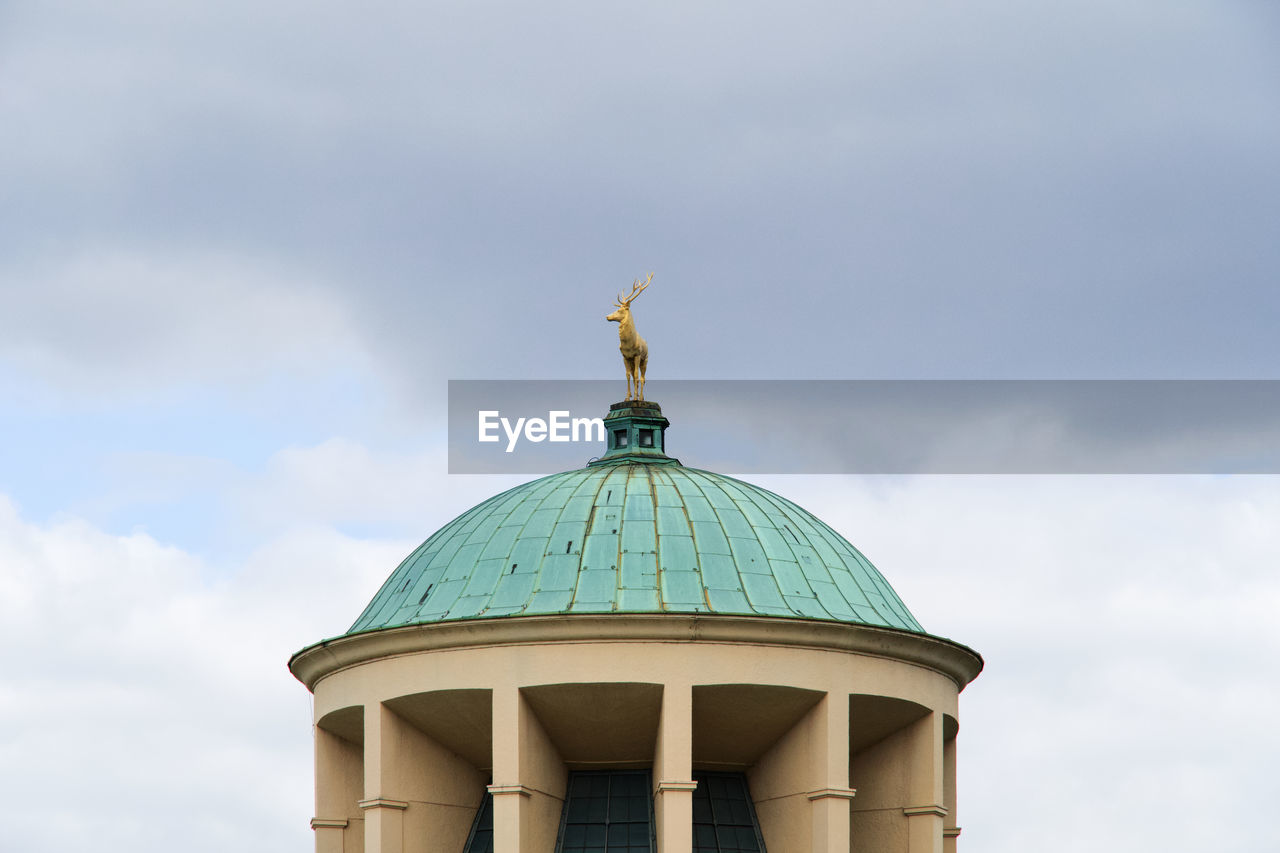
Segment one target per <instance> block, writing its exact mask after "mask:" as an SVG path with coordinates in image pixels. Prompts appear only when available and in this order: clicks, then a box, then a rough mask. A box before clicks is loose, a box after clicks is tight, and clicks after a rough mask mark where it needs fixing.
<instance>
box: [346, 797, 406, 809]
mask: <svg viewBox="0 0 1280 853" xmlns="http://www.w3.org/2000/svg"><path fill="white" fill-rule="evenodd" d="M357 805H359V806H360V808H362V809H364V810H365V811H368V810H369V809H396V810H397V811H404V810H405V809H407V808H409V804H408V803H406V802H405V801H404V800H389V799H387V798H386V797H374V798H373V799H369V800H361V801H360V802H359V803H358V804H357Z"/></svg>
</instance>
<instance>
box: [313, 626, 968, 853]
mask: <svg viewBox="0 0 1280 853" xmlns="http://www.w3.org/2000/svg"><path fill="white" fill-rule="evenodd" d="M981 667H982V661H981V658H979V657H978V655H977V654H976V653H974V652H973V651H972V650H970V649H968V648H966V647H964V646H961V645H959V644H956V643H952V642H950V641H947V640H943V639H939V638H935V637H930V636H927V635H922V634H918V633H912V632H907V631H900V630H894V629H885V628H874V627H867V626H860V625H851V624H842V623H835V622H820V621H807V620H798V619H776V618H761V617H733V616H721V615H715V616H691V615H673V614H665V615H662V614H659V615H624V614H608V615H599V616H592V615H576V614H575V615H562V616H535V617H515V618H506V619H488V620H475V621H460V622H449V623H437V624H429V625H415V626H408V627H404V628H392V629H385V630H381V631H374V632H370V633H366V634H355V635H349V636H345V637H342V638H339V639H337V640H332V641H329V642H327V643H321V644H319V645H316V646H312V647H310V648H308V649H305V650H303V651H302V652H299V653H298V654H297V655H296V656H295V657H294V659H293V660H292V661H291V662H290V669H291V670H292V671H293V673H294V674H295V675H296V676H297V677H298V678H299V680H301V681H302V682H303V683H304V684H306V685H307V687H308V688H309V689H311V690H312V691H313V692H314V694H315V720H314V723H315V750H316V812H315V818H314V819H313V821H312V826H313V828H314V830H315V837H316V850H317V851H318V853H360V851H366V853H426V851H449V853H453V851H462V849H463V846H464V844H465V842H466V839H467V835H468V832H469V831H470V828H471V825H472V822H473V820H474V819H475V816H476V811H477V808H478V807H479V806H480V804H481V802H482V800H483V798H484V795H485V792H486V790H487V791H489V792H491V793H492V794H493V801H494V839H495V849H496V850H497V851H500V853H551V851H553V850H554V846H555V840H556V834H557V830H558V827H559V823H560V814H561V808H562V805H563V802H564V797H565V791H566V783H567V779H568V774H569V772H570V771H573V770H587V769H624V768H643V769H647V770H649V771H650V772H651V778H652V794H653V809H654V819H655V823H656V826H655V832H656V841H657V851H658V853H689V851H691V849H692V829H691V826H692V811H691V803H692V796H693V790H694V788H695V782H694V780H693V775H694V772H695V771H698V770H722V771H723V770H727V771H738V772H743V773H745V774H746V777H747V780H748V784H749V787H750V792H751V796H752V799H753V801H754V804H755V809H756V813H757V815H758V818H759V823H760V829H761V832H762V834H763V837H764V841H765V845H766V847H767V849H768V850H769V851H770V853H795V852H796V851H814V853H818V851H821V853H853V852H854V851H857V853H943V851H954V850H955V849H956V836H957V835H958V834H959V829H958V827H957V823H956V791H955V778H956V773H955V764H956V734H957V731H958V728H959V724H958V720H959V714H958V708H957V706H958V695H959V693H960V691H961V690H962V689H963V688H964V686H965V685H966V684H968V683H969V682H970V681H971V680H972V679H973V678H974V677H975V676H976V675H977V674H978V672H979V671H980V669H981Z"/></svg>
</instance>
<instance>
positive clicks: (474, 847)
mask: <svg viewBox="0 0 1280 853" xmlns="http://www.w3.org/2000/svg"><path fill="white" fill-rule="evenodd" d="M462 853H493V794H490V793H489V792H488V791H485V794H484V800H483V801H482V802H481V803H480V810H479V811H478V812H476V822H475V823H474V824H473V825H472V826H471V836H470V837H469V838H467V843H466V845H465V846H463V848H462Z"/></svg>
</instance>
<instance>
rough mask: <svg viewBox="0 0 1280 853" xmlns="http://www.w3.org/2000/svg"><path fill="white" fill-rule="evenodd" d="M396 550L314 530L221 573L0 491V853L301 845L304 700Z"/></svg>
mask: <svg viewBox="0 0 1280 853" xmlns="http://www.w3.org/2000/svg"><path fill="white" fill-rule="evenodd" d="M408 547H409V543H388V542H375V541H364V542H362V541H356V540H352V539H349V538H346V537H343V536H340V535H337V534H335V533H333V532H332V531H329V530H325V529H321V528H316V529H308V530H297V531H295V532H293V533H290V534H286V535H283V536H281V537H279V538H277V539H276V540H274V541H272V542H270V543H269V544H266V545H264V546H263V547H262V548H260V549H259V550H257V551H256V552H254V554H252V555H251V556H250V558H249V559H248V560H247V561H246V562H245V564H244V565H243V566H241V567H240V568H239V570H238V571H237V572H235V573H234V574H232V575H231V576H226V575H224V574H222V573H218V572H214V571H212V570H211V567H209V566H207V565H205V564H203V563H202V562H201V561H200V560H197V559H195V558H194V557H192V556H190V555H188V554H185V553H183V552H181V551H179V550H177V549H174V548H170V547H166V546H164V545H161V544H160V543H158V542H156V541H155V540H153V539H151V538H150V537H148V536H145V535H139V534H135V535H131V536H112V535H109V534H106V533H104V532H102V531H100V530H97V529H95V528H93V527H91V526H89V525H87V524H85V523H83V522H80V521H74V520H73V521H64V522H60V523H57V524H53V525H48V526H41V525H35V524H31V523H28V522H26V521H24V520H23V519H21V518H20V517H19V515H18V513H17V512H16V510H15V508H14V507H13V506H12V504H11V503H9V502H8V500H7V499H3V498H0V592H2V593H3V594H2V595H0V644H3V647H4V648H5V651H6V654H5V667H4V673H3V677H2V679H0V766H4V768H5V773H4V774H0V802H3V803H4V804H5V806H4V807H3V812H4V813H3V816H2V819H0V827H3V829H0V848H3V849H5V850H24V851H33V853H39V851H57V850H80V849H91V848H92V849H98V850H139V851H169V850H174V849H182V850H190V851H205V850H208V851H214V850H226V849H236V850H245V851H264V853H266V851H271V853H278V851H282V850H297V851H303V850H309V849H311V846H312V844H313V842H312V839H311V837H310V830H309V829H307V825H306V821H307V819H308V817H309V816H310V809H311V780H310V775H311V745H310V734H309V725H308V723H309V716H310V715H309V710H308V699H307V693H306V690H305V689H304V688H303V687H302V685H300V684H298V683H297V682H295V681H293V679H292V678H291V677H290V676H289V674H288V672H287V671H286V669H285V662H286V661H287V660H288V657H289V655H290V654H291V653H292V652H294V651H296V650H297V649H298V648H300V647H302V646H304V645H307V644H309V643H311V642H315V641H317V640H319V639H321V638H322V637H325V636H332V635H334V634H339V633H341V632H342V631H343V630H345V628H346V627H347V625H348V624H349V623H350V621H351V620H352V619H353V618H354V617H355V615H356V612H357V611H358V610H359V607H360V603H361V602H363V600H365V599H367V598H369V597H370V596H371V595H372V594H373V592H374V590H376V588H377V586H378V584H379V583H380V582H381V580H382V579H383V577H384V576H385V575H386V574H387V573H388V572H389V571H390V569H391V568H392V567H394V565H395V564H396V562H397V561H398V560H399V559H400V558H401V557H402V556H403V554H404V553H405V551H406V550H407V549H408Z"/></svg>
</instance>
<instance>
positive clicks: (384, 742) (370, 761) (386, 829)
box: [360, 702, 409, 853]
mask: <svg viewBox="0 0 1280 853" xmlns="http://www.w3.org/2000/svg"><path fill="white" fill-rule="evenodd" d="M395 725H396V718H395V715H394V714H393V713H392V712H391V711H390V710H388V709H387V708H385V707H383V705H382V703H381V702H375V703H373V704H372V705H366V706H365V709H364V791H365V799H363V800H361V801H360V808H361V810H362V811H363V812H364V849H365V853H404V810H405V809H407V808H408V807H409V803H408V802H407V801H405V800H401V799H396V798H394V797H392V796H389V794H390V793H391V792H390V791H389V790H388V787H389V786H390V785H391V784H392V780H391V775H392V773H393V772H394V763H395V756H394V754H393V752H394V749H395V732H394V727H395Z"/></svg>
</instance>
